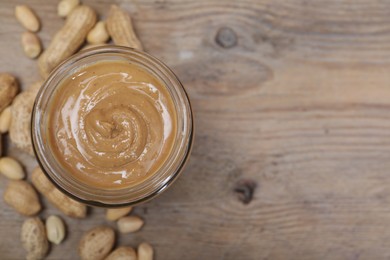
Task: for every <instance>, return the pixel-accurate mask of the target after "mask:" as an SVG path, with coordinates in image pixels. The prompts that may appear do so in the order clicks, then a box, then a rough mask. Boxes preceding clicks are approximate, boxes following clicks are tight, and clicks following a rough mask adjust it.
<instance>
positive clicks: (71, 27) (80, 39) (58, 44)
mask: <svg viewBox="0 0 390 260" xmlns="http://www.w3.org/2000/svg"><path fill="white" fill-rule="evenodd" d="M95 23H96V12H95V11H94V10H93V9H92V8H91V7H89V6H86V5H81V6H78V7H76V8H75V9H74V10H73V11H72V12H71V13H70V14H69V16H68V17H67V19H66V22H65V25H64V26H63V27H62V29H61V30H59V31H58V32H57V33H56V35H54V37H53V39H52V41H51V42H50V44H49V46H48V47H47V49H46V50H45V51H44V52H43V53H42V55H41V56H40V57H39V59H38V66H39V71H40V73H41V76H42V77H44V78H46V77H47V76H48V75H49V73H50V72H51V71H52V70H53V69H54V68H55V67H56V66H57V65H58V64H59V63H60V62H62V61H63V60H65V59H66V58H68V57H70V56H71V55H72V54H73V53H75V52H76V51H77V50H78V49H79V48H80V46H81V45H82V44H83V43H84V41H85V38H86V37H87V34H88V32H89V31H90V30H91V29H92V27H93V26H94V25H95Z"/></svg>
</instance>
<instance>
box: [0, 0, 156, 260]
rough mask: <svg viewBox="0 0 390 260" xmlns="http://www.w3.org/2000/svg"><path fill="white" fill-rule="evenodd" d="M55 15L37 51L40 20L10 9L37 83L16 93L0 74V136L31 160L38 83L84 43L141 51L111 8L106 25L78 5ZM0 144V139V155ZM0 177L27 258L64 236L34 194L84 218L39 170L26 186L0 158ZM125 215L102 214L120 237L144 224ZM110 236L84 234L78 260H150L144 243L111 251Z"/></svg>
mask: <svg viewBox="0 0 390 260" xmlns="http://www.w3.org/2000/svg"><path fill="white" fill-rule="evenodd" d="M58 15H59V16H60V17H63V18H66V21H65V24H64V26H63V27H62V28H61V29H60V30H59V31H58V32H57V33H56V34H55V35H54V37H53V38H52V40H51V42H50V44H49V45H48V47H47V48H46V49H45V50H43V48H42V44H41V40H40V39H39V37H38V35H37V32H38V31H39V30H40V29H41V22H40V19H39V18H38V17H37V15H36V13H35V12H34V11H33V9H31V8H30V7H28V6H27V5H18V6H16V7H15V16H16V19H17V20H18V21H19V23H20V24H21V25H22V26H23V27H24V28H25V29H26V32H24V33H23V34H22V36H21V44H22V47H23V51H24V53H25V55H26V56H27V57H28V58H31V59H38V61H37V63H38V68H39V72H40V77H41V79H40V80H38V81H37V82H36V83H34V84H33V85H32V86H30V87H29V88H27V89H26V90H25V91H23V92H21V93H19V94H18V92H19V84H18V81H17V79H16V78H15V77H14V76H12V75H10V74H8V73H0V135H4V134H7V133H9V137H10V140H11V142H12V143H13V144H14V145H15V146H16V147H17V148H18V149H20V150H21V151H23V152H27V153H29V154H31V155H32V156H33V148H32V144H31V136H30V130H31V129H30V123H31V111H32V107H33V104H34V100H35V97H36V94H37V92H38V91H39V89H40V87H41V85H42V83H43V81H44V80H45V79H46V78H47V76H48V75H49V74H50V72H51V71H52V70H53V69H54V68H55V67H56V66H57V65H58V64H59V63H61V62H62V61H63V60H65V59H66V58H68V57H70V56H71V55H73V54H74V53H76V52H77V51H78V50H80V49H81V48H82V47H83V45H84V44H85V42H87V45H86V47H89V46H94V45H97V44H99V45H101V44H106V43H107V42H108V41H109V40H110V39H112V40H113V42H114V43H115V44H117V45H122V46H128V47H133V48H137V49H141V50H142V45H141V43H140V41H139V40H138V38H137V36H136V34H135V32H134V30H133V25H132V22H131V18H130V16H129V14H128V13H126V12H125V11H124V10H122V9H121V8H119V7H118V6H116V5H113V6H111V8H110V11H109V14H108V18H107V20H106V21H97V15H96V12H95V11H94V10H93V9H92V8H91V7H89V6H86V5H82V4H81V3H80V1H79V0H62V1H61V2H60V3H59V4H58ZM84 48H85V47H84ZM1 140H2V138H1V136H0V156H1V155H2V149H1V148H2V145H1ZM0 173H1V174H2V175H3V176H4V177H6V178H7V179H8V180H9V181H8V183H7V187H6V188H5V190H4V193H3V198H4V201H5V202H6V204H8V205H9V206H10V207H12V208H13V209H14V210H15V211H16V212H18V213H19V214H22V215H24V216H27V217H28V218H27V219H26V220H25V221H24V223H23V225H22V229H21V236H20V237H21V243H22V245H23V248H24V249H25V250H26V252H27V253H26V258H27V259H43V258H44V257H45V256H47V254H48V252H49V248H50V243H52V244H54V245H59V244H61V243H62V241H63V240H64V239H65V237H66V228H65V227H66V225H65V224H64V220H63V219H62V218H61V217H60V216H57V215H51V216H49V217H47V218H46V220H45V222H43V221H42V220H41V218H40V217H39V216H38V214H40V213H41V212H42V211H43V210H44V209H43V207H42V205H41V202H40V199H39V196H40V195H43V197H44V198H45V200H47V201H48V202H49V203H51V204H52V205H53V206H55V207H56V208H57V209H58V210H59V211H60V212H61V213H62V214H64V215H66V216H69V217H73V218H86V217H87V206H86V205H84V204H82V203H79V202H77V201H75V200H73V199H71V198H69V197H68V196H66V195H65V194H63V193H62V192H61V191H59V190H58V189H57V188H56V187H55V186H54V185H53V184H52V183H51V182H50V180H49V179H48V178H47V177H46V175H45V174H44V173H43V172H42V170H41V169H40V168H39V167H37V168H36V169H34V170H33V172H32V173H31V175H30V178H29V179H30V181H31V183H30V181H28V180H26V173H25V170H24V167H23V166H22V164H21V163H20V162H19V161H17V160H15V159H14V158H11V157H7V156H3V157H0ZM131 211H132V208H131V207H126V208H118V209H107V210H106V220H107V221H116V223H117V228H118V230H119V232H120V233H122V234H125V233H132V232H137V231H139V230H140V229H141V228H142V226H143V225H144V221H143V220H142V219H141V218H140V217H138V216H134V215H130V216H129V213H130V212H131ZM114 234H115V232H114V230H113V229H112V228H110V227H108V226H98V227H95V228H93V229H91V230H89V231H88V232H86V234H84V235H83V236H82V237H81V239H80V242H79V248H78V253H79V255H80V257H81V259H94V260H95V259H97V260H99V259H107V260H115V259H139V260H151V259H153V248H152V246H151V245H150V244H148V243H146V242H144V243H141V244H140V245H138V248H137V251H136V250H135V249H133V248H132V247H130V246H120V247H117V248H116V249H113V247H114V244H115V235H114Z"/></svg>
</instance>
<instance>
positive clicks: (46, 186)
mask: <svg viewBox="0 0 390 260" xmlns="http://www.w3.org/2000/svg"><path fill="white" fill-rule="evenodd" d="M31 181H32V183H33V184H34V186H35V188H36V189H37V190H38V191H39V192H40V193H41V194H42V195H43V196H45V197H46V198H47V199H48V201H50V203H52V204H53V205H54V206H55V207H56V208H57V209H59V210H61V211H62V213H64V214H65V215H67V216H69V217H73V218H85V217H86V215H87V206H86V205H84V204H82V203H80V202H78V201H75V200H74V199H71V198H70V197H68V196H67V195H65V194H64V193H62V192H61V191H60V190H58V189H57V188H56V187H55V186H54V184H52V183H51V181H50V180H49V179H48V178H47V177H46V175H45V174H44V173H43V172H42V170H41V169H40V168H39V167H37V168H35V169H34V170H33V172H32V174H31Z"/></svg>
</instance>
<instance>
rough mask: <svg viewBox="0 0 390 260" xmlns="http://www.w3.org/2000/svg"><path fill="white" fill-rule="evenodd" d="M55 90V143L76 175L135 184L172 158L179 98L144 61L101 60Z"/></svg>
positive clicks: (117, 185) (112, 185)
mask: <svg viewBox="0 0 390 260" xmlns="http://www.w3.org/2000/svg"><path fill="white" fill-rule="evenodd" d="M53 95H54V96H53V101H52V103H51V105H50V110H49V111H50V112H49V113H50V116H49V119H48V128H49V129H48V130H49V131H48V136H49V143H50V147H51V150H52V152H53V153H54V156H55V158H56V160H57V161H58V162H59V163H60V165H62V167H64V168H65V169H66V170H67V171H69V172H70V173H71V174H72V176H73V177H75V178H76V179H79V180H80V181H82V182H84V183H85V184H87V185H90V186H93V187H97V188H104V189H121V188H126V187H131V186H133V185H136V184H139V183H141V182H143V181H145V180H146V179H148V177H150V176H152V175H153V174H154V173H156V172H157V171H158V169H159V168H160V167H161V166H162V165H163V164H164V162H165V161H166V160H167V158H168V156H169V154H170V151H171V150H172V147H173V145H174V139H175V136H176V132H177V123H176V112H175V109H174V104H173V101H172V98H171V96H170V94H169V92H168V90H167V89H166V87H165V86H164V84H163V83H162V82H161V81H159V80H158V79H157V78H156V77H155V76H153V75H152V74H151V73H149V72H148V71H146V70H145V69H143V68H142V67H140V66H138V65H136V64H130V63H129V62H126V61H104V62H97V63H95V64H92V65H88V66H86V67H82V68H80V69H78V70H77V71H75V72H74V73H73V74H72V75H70V76H68V77H67V78H66V79H64V80H63V81H62V82H61V84H60V85H59V86H58V88H57V90H56V91H55V92H54V94H53Z"/></svg>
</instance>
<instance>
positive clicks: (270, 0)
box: [0, 0, 390, 260]
mask: <svg viewBox="0 0 390 260" xmlns="http://www.w3.org/2000/svg"><path fill="white" fill-rule="evenodd" d="M23 2H28V4H29V5H30V6H31V7H32V8H34V9H35V10H36V12H37V13H38V15H39V16H40V17H41V20H42V23H43V28H42V30H41V32H40V33H39V36H40V37H41V38H42V40H43V42H44V44H45V45H46V46H47V44H48V42H49V40H50V38H51V37H52V36H53V34H54V33H55V32H56V31H57V30H58V29H59V28H60V27H61V25H62V24H63V21H62V19H60V18H59V17H57V15H56V5H57V1H44V0H29V1H22V0H17V1H13V0H1V2H0V59H1V62H0V71H1V72H5V71H7V72H11V73H13V74H15V75H16V76H17V77H18V78H19V80H20V82H21V85H22V88H26V87H27V86H28V85H29V84H30V83H32V82H33V81H35V80H36V79H38V73H37V67H36V62H35V61H31V60H29V59H27V58H25V56H24V54H23V53H22V50H21V46H20V41H19V40H20V35H21V33H22V32H23V29H22V28H21V27H20V26H19V25H18V24H17V22H16V20H15V18H14V16H13V10H14V6H15V5H16V4H17V3H23ZM83 2H84V3H85V4H89V5H91V6H92V7H93V8H95V9H96V10H97V11H98V12H99V14H100V15H101V17H102V18H105V17H106V15H107V9H108V7H109V4H110V3H113V2H116V3H117V4H119V5H120V6H121V7H123V8H125V9H126V10H128V11H129V12H130V13H131V14H133V18H134V24H135V27H136V30H137V32H138V35H139V37H140V39H141V41H142V42H143V44H144V46H145V49H146V51H148V52H149V53H151V54H153V55H155V56H157V57H158V58H160V59H162V60H163V61H164V62H165V63H167V64H168V65H169V66H170V67H171V68H172V69H173V70H174V71H175V72H176V73H177V75H178V76H179V78H180V79H181V80H182V82H183V84H184V85H185V87H186V89H187V91H188V93H189V96H190V98H191V101H192V104H193V109H194V113H195V123H196V138H195V145H194V149H193V153H192V156H191V160H190V163H189V164H188V166H187V168H186V169H185V172H184V174H183V175H182V177H181V178H180V179H179V180H178V182H176V183H175V184H174V185H173V186H172V187H171V188H170V189H169V190H168V191H167V192H165V193H164V194H163V195H162V196H160V197H159V198H157V199H155V200H153V201H152V202H149V203H147V204H145V205H141V206H139V207H137V208H136V209H135V211H134V214H137V215H140V216H141V217H142V218H144V219H145V222H146V225H145V227H144V228H143V229H142V230H141V231H140V232H138V233H135V234H129V235H120V236H119V235H118V243H117V244H118V245H131V246H136V245H137V244H138V243H140V242H142V241H148V242H150V243H151V244H152V245H153V246H154V248H155V250H156V258H157V259H240V260H241V259H332V260H335V259H389V258H390V247H389V243H390V242H389V241H390V240H389V239H390V74H389V72H390V1H380V0H355V1H348V0H327V1H322V0H316V1H306V0H246V1H227V0H226V1H217V0H214V1H210V0H196V1H194V0H191V1H190V0H183V1H179V0H158V1H152V0H148V1H141V0H139V1H136V0H134V1H109V0H99V1H92V0H89V1H87V0H85V1H83ZM3 139H8V136H5V137H3ZM6 153H7V154H9V155H11V156H15V157H16V158H18V159H20V160H21V161H23V162H24V163H25V164H26V165H27V167H26V168H27V171H28V172H31V169H32V168H33V166H34V165H35V162H34V160H33V159H32V158H31V157H30V156H28V155H26V154H23V153H20V152H19V151H17V150H16V149H15V148H13V147H12V145H8V147H7V148H6ZM6 183H7V180H6V179H5V178H4V177H0V190H3V189H4V187H5V185H6ZM43 202H44V204H45V205H46V210H45V211H44V212H43V213H41V215H40V216H41V217H42V218H45V217H47V216H48V215H49V214H59V212H58V211H57V210H56V209H54V208H53V207H51V206H50V205H48V204H47V203H46V201H43ZM0 208H1V211H0V259H22V258H23V257H24V254H25V253H24V251H23V249H22V248H21V244H20V242H19V231H20V227H21V224H22V222H23V220H24V219H25V218H24V217H22V216H20V215H18V214H17V213H15V212H14V211H13V210H12V209H10V208H9V207H8V206H7V205H5V203H4V202H3V201H2V200H1V201H0ZM65 221H66V223H67V226H68V230H69V233H68V237H67V238H66V241H65V242H64V243H63V244H61V245H60V246H52V247H51V252H50V255H49V256H48V259H77V244H78V240H79V239H80V237H81V235H82V234H83V232H85V231H86V230H88V229H90V228H91V227H94V226H97V225H100V224H106V221H105V220H104V210H103V209H98V208H94V209H91V210H90V212H89V216H88V218H87V219H85V220H77V219H71V218H68V217H65ZM108 225H111V226H114V225H113V224H110V223H108Z"/></svg>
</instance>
